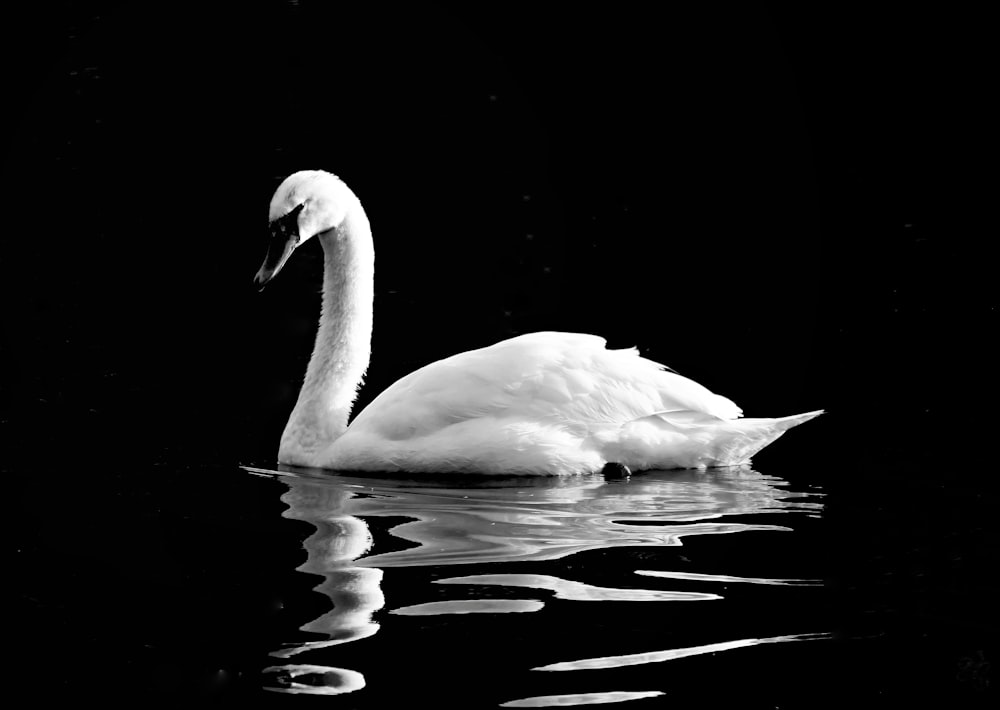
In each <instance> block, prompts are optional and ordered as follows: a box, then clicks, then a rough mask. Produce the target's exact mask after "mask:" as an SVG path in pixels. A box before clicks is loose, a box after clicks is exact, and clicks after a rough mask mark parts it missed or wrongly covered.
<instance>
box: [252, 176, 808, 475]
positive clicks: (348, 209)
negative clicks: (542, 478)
mask: <svg viewBox="0 0 1000 710" xmlns="http://www.w3.org/2000/svg"><path fill="white" fill-rule="evenodd" d="M330 178H333V176H331V175H329V174H328V173H318V172H317V171H306V172H303V173H296V174H294V175H292V176H291V177H289V178H288V179H286V180H285V181H284V182H283V183H282V186H281V187H279V189H278V192H277V193H276V194H275V197H274V199H273V200H272V203H271V217H272V219H274V218H278V217H280V216H281V214H282V213H287V212H288V211H290V210H291V209H292V208H294V207H295V206H296V205H297V204H301V203H304V204H305V209H303V210H302V215H305V218H303V217H302V216H300V217H299V221H300V229H301V230H302V236H301V240H302V241H304V239H306V238H308V237H309V236H312V235H313V234H316V233H318V234H319V235H320V237H321V243H322V244H323V248H324V251H325V252H326V256H327V258H326V261H325V282H324V306H323V318H322V319H321V324H320V331H319V335H318V337H317V342H316V348H315V350H314V353H313V358H312V361H311V362H310V368H309V371H308V373H307V378H306V382H305V383H304V385H303V390H302V393H301V394H300V397H299V402H298V403H297V405H296V409H295V411H294V412H293V414H292V417H291V418H290V420H289V424H288V426H287V427H286V430H285V434H284V436H283V437H282V447H281V451H280V452H279V460H281V461H282V462H284V463H291V464H298V465H306V466H318V467H323V468H332V469H341V470H359V471H410V472H468V473H483V474H542V475H545V474H549V475H551V474H572V473H586V472H593V471H599V470H600V469H601V468H602V467H603V466H604V465H605V464H606V463H608V462H617V463H621V464H624V465H626V466H629V467H630V468H632V469H634V470H641V469H650V468H678V467H684V468H686V467H703V466H726V465H736V464H742V463H745V462H746V461H748V460H749V458H750V456H752V455H753V454H754V453H756V452H757V451H758V450H760V449H761V448H763V447H764V446H766V445H767V444H769V443H771V442H772V441H774V440H775V439H776V438H778V437H779V436H780V435H781V434H782V433H783V432H784V431H785V430H787V429H788V428H790V427H792V426H795V425H796V424H799V423H802V422H804V421H806V420H808V419H811V418H812V417H814V416H816V415H817V414H819V412H810V413H808V414H802V415H797V416H794V417H785V418H783V419H738V417H740V416H741V414H742V412H741V410H740V408H739V407H737V406H736V404H735V403H733V402H732V401H731V400H729V399H727V398H725V397H722V396H720V395H717V394H713V393H712V392H711V391H709V390H708V389H706V388H705V387H703V386H702V385H700V384H698V383H697V382H694V381H693V380H690V379H688V378H686V377H683V376H681V375H678V374H676V373H674V372H672V371H670V370H668V369H666V368H665V367H664V366H663V365H660V364H658V363H656V362H653V361H651V360H647V359H646V358H643V357H641V356H640V355H639V354H638V352H637V351H636V350H635V349H627V350H609V349H607V348H606V347H605V340H604V339H603V338H600V337H597V336H594V335H584V334H577V333H555V332H544V333H531V334H527V335H521V336H518V337H515V338H511V339H509V340H504V341H502V342H499V343H496V344H495V345H491V346H489V347H485V348H480V349H478V350H470V351H468V352H463V353H460V354H458V355H453V356H451V357H448V358H445V359H443V360H440V361H438V362H435V363H431V364H429V365H427V366H425V367H422V368H420V369H418V370H416V371H414V372H412V373H410V374H409V375H406V376H405V377H403V378H402V379H400V380H399V381H397V382H396V383H395V384H393V385H391V386H390V387H389V388H388V389H386V390H385V391H384V392H382V393H381V394H380V395H379V396H378V397H376V398H375V399H374V400H373V401H372V402H371V404H369V405H368V406H367V407H366V408H365V409H364V410H363V411H362V412H361V413H360V414H358V415H357V417H356V418H355V419H354V421H353V422H352V423H351V424H350V426H349V427H347V428H346V431H345V430H344V423H345V422H346V416H347V413H348V411H349V409H350V405H351V402H353V398H354V392H355V390H356V387H357V384H358V381H359V379H360V372H358V371H357V370H358V366H357V363H362V362H363V363H364V364H367V361H368V348H369V347H370V322H371V311H370V309H371V297H370V294H371V281H372V274H373V271H372V269H371V268H370V264H369V261H370V258H368V257H366V258H359V257H356V256H354V255H355V253H360V254H362V255H368V254H370V252H371V247H370V243H371V233H370V230H369V228H368V220H367V218H365V217H364V213H363V211H362V210H361V205H360V202H358V201H357V198H356V197H355V196H354V195H353V193H351V192H350V190H348V189H347V188H346V186H345V185H344V184H343V183H342V182H340V181H339V180H337V179H336V178H333V179H332V180H331V179H330ZM313 193H318V194H313ZM359 245H360V246H359ZM359 264H360V266H358V265H359ZM357 293H362V294H363V297H361V298H358V297H357ZM340 304H347V305H346V306H343V305H340ZM338 318H339V319H342V320H343V319H348V320H352V321H353V320H355V319H356V320H357V321H358V322H362V323H364V324H365V327H364V328H360V329H354V330H351V329H350V328H346V329H345V328H343V327H339V328H338V327H337V326H338V323H337V322H335V321H334V320H333V319H338ZM339 325H341V326H342V325H344V324H343V323H341V324H339ZM353 332H357V333H360V335H350V334H351V333H353ZM345 333H346V334H348V335H350V337H347V335H345ZM339 363H346V364H350V363H353V365H352V366H351V367H347V366H346V365H345V366H344V367H340V366H339V365H338V364H339ZM325 392H330V393H336V394H335V395H334V394H330V395H329V396H324V393H325Z"/></svg>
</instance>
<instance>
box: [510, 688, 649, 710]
mask: <svg viewBox="0 0 1000 710" xmlns="http://www.w3.org/2000/svg"><path fill="white" fill-rule="evenodd" d="M659 695H663V692H662V691H660V690H639V691H628V690H609V691H606V692H603V693H576V694H568V695H536V696H535V697H533V698H521V699H520V700H510V701H508V702H506V703H500V707H502V708H553V707H568V706H571V705H600V704H602V703H623V702H625V701H628V700H642V699H643V698H655V697H657V696H659Z"/></svg>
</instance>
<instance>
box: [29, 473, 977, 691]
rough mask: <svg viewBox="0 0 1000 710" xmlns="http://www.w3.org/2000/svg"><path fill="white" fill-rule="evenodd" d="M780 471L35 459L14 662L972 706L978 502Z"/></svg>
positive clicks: (100, 679)
mask: <svg viewBox="0 0 1000 710" xmlns="http://www.w3.org/2000/svg"><path fill="white" fill-rule="evenodd" d="M778 460H780V457H779V459H778ZM772 469H774V470H776V469H777V467H772ZM781 472H782V475H780V476H779V475H777V474H776V473H768V472H767V470H766V469H764V468H759V469H750V468H742V469H723V470H714V471H702V472H699V471H663V472H648V473H643V474H637V475H634V476H633V477H632V478H631V479H630V480H624V481H621V480H619V481H608V480H604V478H603V477H601V476H599V475H597V476H585V477H573V478H556V479H550V478H514V477H512V478H488V479H470V478H466V477H447V478H421V479H412V480H409V479H403V478H396V479H389V478H376V477H362V476H346V475H329V474H323V473H320V472H310V471H304V470H284V471H272V470H269V469H267V468H259V467H245V468H238V467H236V466H220V465H210V464H203V465H190V466H187V467H184V466H181V465H178V464H176V463H171V464H167V463H166V462H164V463H162V464H160V465H156V466H153V467H148V468H142V467H134V468H130V467H127V466H122V467H115V466H110V465H109V467H108V468H107V469H106V470H104V471H103V472H102V475H100V476H94V475H92V474H86V475H79V476H76V475H74V469H72V468H67V469H65V470H63V471H62V472H61V473H60V474H59V475H48V476H47V475H43V474H41V473H40V472H39V471H36V472H35V473H34V475H22V476H19V477H17V478H15V479H13V481H12V482H14V483H17V484H19V485H21V486H23V488H22V496H23V497H22V506H21V509H20V510H21V513H22V518H21V520H20V521H19V524H18V526H17V528H16V529H17V530H18V533H19V535H18V541H19V548H18V552H19V554H18V556H17V557H16V564H15V566H14V567H13V568H12V573H13V576H14V577H15V579H16V580H17V586H18V588H19V590H21V591H22V604H21V606H20V607H19V612H21V613H19V614H18V617H17V619H16V621H17V622H18V624H17V626H18V628H19V629H20V630H21V632H22V633H21V634H20V636H15V637H14V638H15V640H16V643H14V644H12V647H13V648H14V649H15V652H16V653H17V654H18V656H19V657H20V659H21V663H20V664H19V666H18V668H19V670H18V673H17V678H18V680H19V682H20V683H21V684H22V685H23V686H24V687H28V688H33V689H35V690H36V691H37V692H38V693H40V694H42V695H44V696H45V697H47V698H55V697H59V696H65V697H66V698H67V699H69V698H82V697H94V698H95V699H102V700H109V699H115V700H123V701H131V702H142V703H155V704H161V703H162V704H167V705H174V706H176V705H186V704H190V703H192V702H209V701H211V702H232V703H240V704H241V705H243V706H252V707H258V706H264V707H272V706H274V707H289V706H293V705H294V706H302V704H303V703H305V704H307V705H308V704H310V703H312V704H314V705H315V704H316V703H318V702H322V703H324V706H325V707H337V708H382V707H462V708H479V707H483V708H486V707H553V706H575V705H585V704H595V703H609V704H611V703H613V704H617V705H620V706H622V707H636V708H641V707H668V706H671V707H673V706H676V705H678V704H686V705H691V704H695V705H702V706H708V707H721V706H728V705H733V706H739V707H741V708H774V707H781V708H812V707H818V706H831V705H834V706H843V705H844V704H847V703H857V702H861V703H873V702H877V703H882V704H884V705H886V706H898V705H899V704H901V703H914V702H916V703H920V702H921V701H928V700H930V699H935V700H936V701H938V702H945V703H948V706H949V707H962V706H984V707H985V706H987V705H988V702H989V701H988V699H989V698H990V695H991V693H992V692H993V690H994V687H993V685H992V678H993V672H994V671H993V663H994V659H995V648H996V647H995V644H994V641H995V638H996V635H995V619H996V615H995V612H993V611H992V609H993V602H992V599H993V598H994V594H993V592H994V591H995V584H993V583H991V582H989V581H987V579H986V576H985V574H981V573H980V572H979V570H980V569H986V568H988V565H985V564H983V563H984V561H985V560H986V559H987V557H986V556H987V555H988V554H989V553H988V547H989V546H988V545H987V544H986V542H985V539H986V535H985V532H986V529H987V523H986V521H987V520H988V519H989V517H988V516H989V512H990V510H991V509H992V508H991V503H990V499H989V498H985V497H983V495H982V492H981V491H978V490H977V489H976V487H975V486H973V485H971V484H970V485H969V486H965V487H963V486H960V485H958V484H957V483H956V481H955V480H954V479H953V478H946V476H945V475H944V474H942V475H940V476H937V477H935V476H933V475H930V474H929V473H928V472H927V471H924V472H923V474H922V476H917V475H915V472H914V471H910V472H909V475H908V477H902V476H899V475H895V474H893V473H892V472H891V470H890V469H882V470H880V469H879V467H878V466H877V465H874V464H870V467H869V468H868V469H867V471H866V470H865V469H862V468H861V467H855V468H854V469H853V470H852V469H851V468H849V467H844V468H838V469H835V470H832V471H830V472H829V475H827V474H825V473H817V471H816V470H810V469H809V468H806V467H801V466H798V467H793V466H788V467H786V468H784V469H781ZM877 472H879V475H875V474H876V473H877ZM24 473H25V474H30V471H29V470H28V469H27V468H25V469H24ZM865 473H867V474H868V475H862V474H865ZM991 579H992V578H991ZM991 585H992V586H991ZM317 696H321V697H317Z"/></svg>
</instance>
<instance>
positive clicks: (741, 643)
mask: <svg viewBox="0 0 1000 710" xmlns="http://www.w3.org/2000/svg"><path fill="white" fill-rule="evenodd" d="M828 638H831V636H830V635H829V634H793V635H790V636H772V637H771V638H763V639H740V640H738V641H725V642H723V643H710V644H707V645H705V646H690V647H688V648H671V649H669V650H666V651H647V652H645V653H630V654H628V655H624V656H602V657H600V658H584V659H581V660H578V661H563V662H561V663H550V664H549V665H547V666H538V667H537V668H532V669H531V670H533V671H580V670H598V669H603V668H621V667H623V666H638V665H641V664H643V663H661V662H663V661H673V660H676V659H678V658H687V657H689V656H699V655H701V654H704V653H718V652H719V651H730V650H732V649H734V648H746V647H748V646H759V645H760V644H763V643H784V642H787V641H814V640H818V639H828Z"/></svg>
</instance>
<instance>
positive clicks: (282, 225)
mask: <svg viewBox="0 0 1000 710" xmlns="http://www.w3.org/2000/svg"><path fill="white" fill-rule="evenodd" d="M304 206H305V203H303V204H300V205H296V206H295V208H294V209H292V210H291V211H290V212H289V213H288V214H286V215H283V216H281V217H278V218H277V219H275V220H273V221H272V222H271V224H270V228H271V237H272V238H274V239H281V241H282V242H285V241H288V239H289V237H294V239H295V242H296V243H297V242H298V241H299V213H300V212H301V211H302V208H303V207H304Z"/></svg>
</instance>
